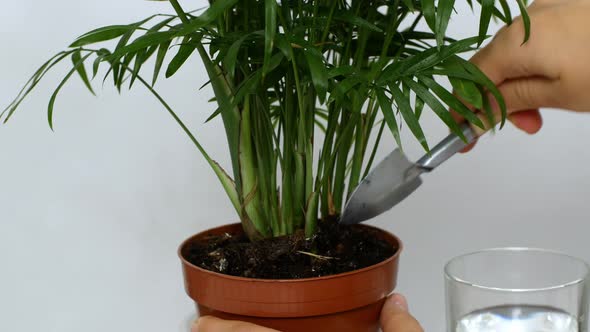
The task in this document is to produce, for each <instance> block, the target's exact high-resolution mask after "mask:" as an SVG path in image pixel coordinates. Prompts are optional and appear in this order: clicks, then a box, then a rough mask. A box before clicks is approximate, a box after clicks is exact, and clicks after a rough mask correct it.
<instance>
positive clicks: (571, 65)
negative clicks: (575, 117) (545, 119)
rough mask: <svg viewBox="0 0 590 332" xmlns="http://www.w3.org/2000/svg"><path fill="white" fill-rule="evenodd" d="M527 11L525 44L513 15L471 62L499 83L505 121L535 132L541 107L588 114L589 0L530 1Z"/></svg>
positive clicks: (521, 26)
mask: <svg viewBox="0 0 590 332" xmlns="http://www.w3.org/2000/svg"><path fill="white" fill-rule="evenodd" d="M529 15H530V18H531V35H530V39H529V40H528V41H527V42H526V43H525V44H523V43H522V42H523V40H524V24H523V23H522V18H518V19H516V20H515V21H514V22H513V24H511V25H510V26H507V27H504V28H503V29H501V30H500V31H499V32H498V33H497V35H496V36H495V38H494V39H493V40H492V41H491V42H490V43H489V44H488V45H487V46H486V47H484V48H483V49H482V50H481V51H480V52H478V53H477V54H476V55H475V56H474V57H473V58H472V59H471V61H472V62H473V63H474V64H476V65H477V66H478V67H479V68H480V69H481V70H482V71H483V72H484V73H485V74H486V75H487V76H488V77H490V79H491V80H492V81H493V82H494V83H495V84H496V85H498V87H499V89H500V92H501V93H502V95H503V96H504V98H505V100H506V106H507V108H508V113H509V119H510V121H511V122H512V123H513V124H514V125H516V126H517V127H518V128H520V129H522V130H524V131H525V132H527V133H529V134H534V133H536V132H537V131H539V130H540V129H541V126H542V119H541V115H540V114H539V108H541V107H553V108H561V109H567V110H571V111H578V112H590V93H588V88H589V87H590V0H535V2H534V3H533V4H532V5H531V6H530V8H529ZM497 108H498V107H497V106H496V109H495V110H494V111H495V112H499V110H498V109H497ZM467 150H468V149H467Z"/></svg>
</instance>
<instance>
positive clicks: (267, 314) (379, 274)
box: [179, 224, 402, 332]
mask: <svg viewBox="0 0 590 332" xmlns="http://www.w3.org/2000/svg"><path fill="white" fill-rule="evenodd" d="M360 227H364V228H366V229H368V230H370V231H372V232H374V233H375V236H378V237H380V238H382V239H384V240H386V241H387V242H389V243H390V244H391V245H392V246H393V247H395V248H398V250H397V252H396V253H395V255H394V256H393V257H391V258H389V259H387V260H386V261H383V262H381V263H379V264H376V265H373V266H370V267H367V268H364V269H361V270H357V271H353V272H348V273H344V274H338V275H334V276H327V277H320V278H310V279H297V280H263V279H248V278H239V277H233V276H228V275H223V274H219V273H215V272H211V271H208V270H205V269H202V268H199V267H197V266H195V265H193V264H191V263H189V262H188V261H187V260H186V258H185V257H186V256H185V253H186V251H187V248H188V247H189V246H190V244H191V243H194V242H202V241H206V240H205V239H206V238H207V237H209V236H211V235H222V234H225V233H229V234H240V233H242V227H241V225H240V224H233V225H226V226H222V227H218V228H214V229H211V230H209V231H205V232H203V233H200V234H197V235H195V236H193V237H191V238H189V239H188V240H186V241H185V242H184V243H183V244H182V245H181V246H180V249H179V256H180V259H181V260H182V267H183V272H184V280H185V289H186V292H187V294H188V295H189V296H190V297H191V298H192V299H193V300H194V301H195V303H196V306H197V312H198V313H199V315H200V316H206V315H212V316H215V317H219V318H222V319H230V320H241V321H247V322H251V323H254V324H258V325H262V326H266V327H269V328H273V329H276V330H279V331H284V332H301V331H304V332H310V331H323V332H329V331H338V332H346V331H351V332H352V331H354V332H364V331H367V332H376V331H378V330H379V313H380V312H381V308H382V306H383V302H384V299H385V297H386V296H387V295H388V294H390V293H391V292H392V291H393V289H394V288H395V286H396V282H397V272H398V264H399V256H400V252H401V250H402V243H401V241H400V240H399V239H398V238H397V237H396V236H394V235H392V234H390V233H388V232H385V231H383V230H380V229H377V228H374V227H370V226H366V225H363V226H360Z"/></svg>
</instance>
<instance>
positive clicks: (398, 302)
mask: <svg viewBox="0 0 590 332" xmlns="http://www.w3.org/2000/svg"><path fill="white" fill-rule="evenodd" d="M388 307H396V308H397V309H398V310H399V309H401V310H403V311H408V301H407V300H406V298H405V297H404V296H403V295H401V294H393V295H391V296H390V297H388V298H387V301H385V307H384V310H385V309H386V308H388Z"/></svg>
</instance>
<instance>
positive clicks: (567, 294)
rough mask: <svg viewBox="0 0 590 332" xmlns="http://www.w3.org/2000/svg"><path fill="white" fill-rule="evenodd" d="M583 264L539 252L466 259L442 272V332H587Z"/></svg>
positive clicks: (492, 252) (486, 253) (493, 252)
mask: <svg viewBox="0 0 590 332" xmlns="http://www.w3.org/2000/svg"><path fill="white" fill-rule="evenodd" d="M588 274H589V267H588V264H586V263H585V262H584V261H582V260H580V259H577V258H574V257H571V256H568V255H565V254H562V253H558V252H552V251H548V250H542V249H530V248H499V249H488V250H483V251H479V252H475V253H471V254H466V255H463V256H460V257H457V258H454V259H452V260H451V261H450V262H449V263H447V265H446V267H445V279H446V287H445V288H446V298H447V332H587V329H588V317H587V315H588V285H589V284H588Z"/></svg>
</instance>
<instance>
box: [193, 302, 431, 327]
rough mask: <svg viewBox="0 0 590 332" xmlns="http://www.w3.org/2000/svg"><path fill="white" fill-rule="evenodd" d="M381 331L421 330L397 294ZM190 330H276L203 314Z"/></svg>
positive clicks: (383, 313)
mask: <svg viewBox="0 0 590 332" xmlns="http://www.w3.org/2000/svg"><path fill="white" fill-rule="evenodd" d="M381 328H382V329H383V332H423V330H422V328H421V327H420V324H419V323H418V321H417V320H416V319H414V317H412V316H411V315H410V314H409V312H408V303H407V301H406V299H405V298H404V297H403V296H401V295H398V294H395V295H392V296H390V297H389V298H388V299H387V301H386V302H385V305H384V306H383V310H382V311H381ZM192 332H277V331H276V330H273V329H269V328H266V327H261V326H257V325H254V324H250V323H246V322H239V321H226V320H221V319H218V318H214V317H210V316H205V317H201V318H199V320H197V321H196V322H195V324H194V325H193V328H192Z"/></svg>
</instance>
